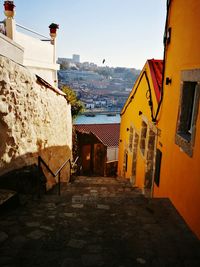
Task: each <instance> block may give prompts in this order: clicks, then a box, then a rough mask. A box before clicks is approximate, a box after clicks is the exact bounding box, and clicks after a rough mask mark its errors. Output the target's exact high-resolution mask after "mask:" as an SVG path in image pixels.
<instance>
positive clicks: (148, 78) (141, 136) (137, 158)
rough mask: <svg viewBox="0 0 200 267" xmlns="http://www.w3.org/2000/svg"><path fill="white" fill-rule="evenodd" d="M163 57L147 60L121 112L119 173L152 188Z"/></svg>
mask: <svg viewBox="0 0 200 267" xmlns="http://www.w3.org/2000/svg"><path fill="white" fill-rule="evenodd" d="M162 69H163V62H162V60H155V59H151V60H147V62H146V64H145V66H144V68H143V70H142V71H141V73H140V76H139V78H138V79H137V81H136V83H135V85H134V87H133V89H132V92H131V94H130V96H129V98H128V99H127V101H126V103H125V105H124V107H123V109H122V112H121V125H120V143H119V159H118V175H119V176H120V177H123V178H128V179H130V180H131V183H132V184H133V185H136V186H138V187H140V188H142V190H143V191H144V193H145V194H146V195H150V194H151V192H152V184H153V183H152V181H153V176H154V165H155V164H154V163H155V152H156V136H157V127H156V120H155V116H156V113H157V109H158V102H159V101H160V92H161V85H162Z"/></svg>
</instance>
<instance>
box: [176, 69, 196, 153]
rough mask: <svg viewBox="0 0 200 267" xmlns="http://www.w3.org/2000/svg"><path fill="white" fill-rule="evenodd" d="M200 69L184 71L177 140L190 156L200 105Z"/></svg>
mask: <svg viewBox="0 0 200 267" xmlns="http://www.w3.org/2000/svg"><path fill="white" fill-rule="evenodd" d="M199 81H200V70H188V71H183V72H182V86H181V98H180V107H179V115H178V123H177V130H176V137H175V142H176V144H177V145H178V146H179V147H180V148H181V149H182V150H183V151H185V152H186V153H187V154H188V155H189V156H190V157H192V154H193V146H194V141H195V130H196V121H197V116H198V106H199V93H200V90H199V89H200V87H199Z"/></svg>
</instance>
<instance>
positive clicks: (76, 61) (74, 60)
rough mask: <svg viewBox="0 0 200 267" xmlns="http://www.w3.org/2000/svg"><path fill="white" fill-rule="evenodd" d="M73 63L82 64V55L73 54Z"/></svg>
mask: <svg viewBox="0 0 200 267" xmlns="http://www.w3.org/2000/svg"><path fill="white" fill-rule="evenodd" d="M72 61H73V62H74V63H80V55H76V54H73V55H72Z"/></svg>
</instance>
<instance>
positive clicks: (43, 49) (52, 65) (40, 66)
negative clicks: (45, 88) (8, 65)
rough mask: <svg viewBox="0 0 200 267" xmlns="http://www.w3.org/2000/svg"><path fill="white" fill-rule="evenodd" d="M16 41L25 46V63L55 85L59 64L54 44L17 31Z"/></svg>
mask: <svg viewBox="0 0 200 267" xmlns="http://www.w3.org/2000/svg"><path fill="white" fill-rule="evenodd" d="M15 41H16V42H17V43H18V44H20V45H21V46H22V47H24V61H23V64H24V65H25V66H27V67H29V68H30V69H31V70H32V71H33V72H34V73H36V74H37V75H39V76H41V77H42V78H43V79H44V80H46V81H47V82H49V83H50V84H51V85H53V86H55V85H56V84H55V80H57V70H58V69H59V65H58V64H56V59H55V58H54V56H55V52H54V49H55V47H54V45H52V44H51V43H50V42H46V41H45V42H44V41H41V40H39V39H36V38H33V37H31V36H28V35H25V34H23V33H21V32H18V31H16V33H15Z"/></svg>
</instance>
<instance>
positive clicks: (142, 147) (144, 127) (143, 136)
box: [140, 121, 147, 156]
mask: <svg viewBox="0 0 200 267" xmlns="http://www.w3.org/2000/svg"><path fill="white" fill-rule="evenodd" d="M146 137H147V124H146V122H144V121H143V122H142V129H141V134H140V150H141V152H142V155H143V156H144V154H145V147H146Z"/></svg>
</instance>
